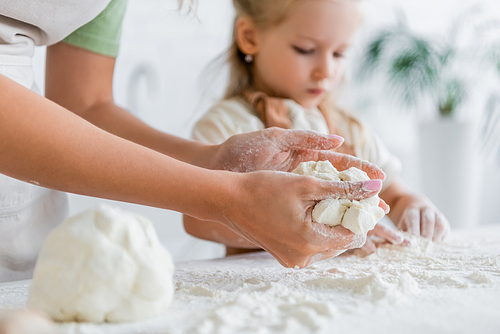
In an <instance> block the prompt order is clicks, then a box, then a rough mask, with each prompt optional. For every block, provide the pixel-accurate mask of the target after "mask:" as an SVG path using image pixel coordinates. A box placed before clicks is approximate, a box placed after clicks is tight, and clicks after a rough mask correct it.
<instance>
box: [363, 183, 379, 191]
mask: <svg viewBox="0 0 500 334" xmlns="http://www.w3.org/2000/svg"><path fill="white" fill-rule="evenodd" d="M381 188H382V180H370V181H364V182H363V190H364V191H376V190H380V189H381Z"/></svg>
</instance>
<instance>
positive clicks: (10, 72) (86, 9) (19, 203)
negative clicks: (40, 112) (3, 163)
mask: <svg viewBox="0 0 500 334" xmlns="http://www.w3.org/2000/svg"><path fill="white" fill-rule="evenodd" d="M109 1H110V0H1V1H0V74H1V75H4V76H6V77H8V78H10V79H12V80H14V81H16V82H18V83H19V84H21V85H23V86H25V87H27V88H29V89H32V90H35V91H36V87H35V86H34V75H33V69H32V59H31V58H32V56H33V54H34V48H35V45H50V44H54V43H57V42H58V41H60V40H62V39H63V38H65V37H66V36H68V35H69V34H70V33H71V32H73V31H74V30H76V29H77V28H78V27H80V26H82V25H84V24H86V23H87V22H90V21H91V20H92V19H93V18H94V17H96V16H97V15H98V14H99V13H100V12H101V11H103V10H104V8H106V6H107V5H108V3H109ZM67 214H68V201H67V196H66V194H65V193H61V192H58V191H55V190H50V189H46V188H42V187H37V186H35V185H32V184H29V183H26V182H21V181H18V180H15V179H13V178H10V177H8V176H5V175H3V174H0V282H6V281H13V280H22V279H28V278H31V277H32V275H33V267H34V265H35V262H36V258H37V255H38V252H39V250H40V248H41V246H42V243H43V241H44V239H45V237H46V236H47V235H48V234H49V232H50V231H51V230H52V229H53V228H54V227H55V226H57V225H58V224H60V223H61V222H62V221H63V219H64V218H65V217H66V215H67Z"/></svg>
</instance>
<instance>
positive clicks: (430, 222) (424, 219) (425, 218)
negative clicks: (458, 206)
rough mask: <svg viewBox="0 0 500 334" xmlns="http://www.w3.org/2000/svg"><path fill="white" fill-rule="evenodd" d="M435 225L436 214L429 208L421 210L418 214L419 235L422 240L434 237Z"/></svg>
mask: <svg viewBox="0 0 500 334" xmlns="http://www.w3.org/2000/svg"><path fill="white" fill-rule="evenodd" d="M435 225H436V213H435V212H434V210H432V209H431V208H428V207H427V208H423V209H422V210H421V212H420V233H421V234H422V236H423V237H424V238H427V239H431V240H432V238H433V236H434V229H435Z"/></svg>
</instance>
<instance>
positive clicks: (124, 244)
mask: <svg viewBox="0 0 500 334" xmlns="http://www.w3.org/2000/svg"><path fill="white" fill-rule="evenodd" d="M173 271H174V266H173V263H172V260H171V258H170V255H169V253H168V252H167V250H166V249H165V248H164V247H163V246H162V245H161V244H160V242H159V241H158V237H157V236H156V233H155V230H154V228H153V225H152V224H151V223H150V222H149V221H148V220H147V219H145V218H144V217H141V216H138V215H135V214H132V213H127V212H124V211H121V210H119V209H117V208H112V207H109V206H103V205H102V206H98V207H97V208H95V209H93V210H90V211H86V212H83V213H81V214H79V215H77V216H74V217H71V218H68V219H66V221H65V222H64V223H62V224H61V225H60V226H59V227H57V228H56V229H55V230H54V231H52V233H51V234H50V235H49V237H48V238H47V240H46V241H45V243H44V245H43V247H42V250H41V252H40V256H39V257H38V261H37V264H36V267H35V272H34V277H33V283H32V285H31V288H30V292H29V297H28V302H27V306H28V307H30V308H34V309H38V310H40V311H43V312H45V313H47V314H49V315H50V316H51V317H52V318H53V319H54V320H57V321H88V322H104V321H107V322H129V321H138V320H142V319H146V318H149V317H152V316H155V315H158V314H160V313H161V312H163V311H165V310H166V308H167V307H168V306H169V305H170V303H171V302H172V297H173V292H174V289H173V281H172V276H173Z"/></svg>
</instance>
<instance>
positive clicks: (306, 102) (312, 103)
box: [295, 100, 320, 109]
mask: <svg viewBox="0 0 500 334" xmlns="http://www.w3.org/2000/svg"><path fill="white" fill-rule="evenodd" d="M295 102H297V103H298V104H300V105H301V106H302V107H303V108H305V109H312V108H317V107H318V106H319V103H320V101H317V100H314V101H311V100H303V101H295Z"/></svg>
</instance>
